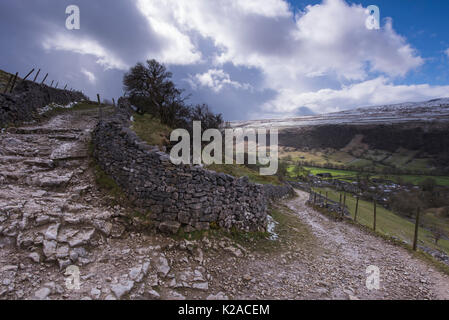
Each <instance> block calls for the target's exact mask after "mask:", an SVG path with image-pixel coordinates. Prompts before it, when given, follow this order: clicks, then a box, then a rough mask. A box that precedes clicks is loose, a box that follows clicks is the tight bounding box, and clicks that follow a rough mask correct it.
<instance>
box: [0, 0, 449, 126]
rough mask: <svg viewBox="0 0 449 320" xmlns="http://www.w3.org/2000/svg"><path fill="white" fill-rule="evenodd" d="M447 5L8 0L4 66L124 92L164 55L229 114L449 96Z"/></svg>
mask: <svg viewBox="0 0 449 320" xmlns="http://www.w3.org/2000/svg"><path fill="white" fill-rule="evenodd" d="M69 5H77V6H78V7H79V9H80V29H79V30H69V29H67V28H66V19H67V17H68V14H66V8H67V6H69ZM369 5H376V6H377V7H378V8H379V11H380V25H379V28H378V29H373V28H368V27H367V26H366V21H367V19H368V18H369V17H368V13H367V10H366V8H367V7H368V6H369ZM447 12H449V1H446V0H369V1H365V0H358V1H349V0H347V1H344V0H323V1H303V0H290V1H287V0H114V1H110V0H95V1H93V0H70V1H66V0H33V1H31V0H2V1H0V39H1V43H2V48H1V50H0V69H3V70H5V71H8V72H11V73H15V72H19V75H22V76H24V75H25V74H26V73H28V71H30V70H31V69H32V68H36V69H38V68H40V69H42V71H41V75H42V77H43V75H45V73H47V72H48V73H49V77H48V79H49V81H51V80H55V81H58V82H59V83H60V86H63V85H65V84H66V83H67V84H68V87H69V88H74V89H78V90H82V91H83V92H84V93H85V94H87V95H88V96H89V97H91V98H92V99H94V98H95V97H96V94H97V93H99V94H100V95H101V97H103V98H106V99H111V98H116V99H117V98H118V97H120V96H122V95H123V86H122V80H123V75H124V74H125V73H126V72H127V71H128V70H129V68H130V67H132V66H133V65H135V64H136V63H137V62H144V61H146V60H147V59H153V58H154V59H156V60H158V61H160V62H161V63H164V64H165V65H166V66H167V68H168V69H169V70H170V71H171V72H172V73H173V79H174V81H175V82H176V84H177V85H178V86H179V87H181V88H183V89H185V92H186V94H190V95H191V97H190V99H189V101H190V103H192V104H196V103H207V104H208V105H209V106H210V107H211V109H212V110H213V111H214V112H216V113H222V114H223V116H224V118H225V119H226V120H249V119H264V118H286V117H294V116H303V115H312V114H322V113H328V112H336V111H341V110H346V109H351V108H356V107H363V106H371V105H381V104H391V103H400V102H407V101H424V100H430V99H434V98H439V97H449V69H448V67H449V33H448V32H447V30H449V19H447Z"/></svg>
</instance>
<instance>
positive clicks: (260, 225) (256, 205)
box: [92, 116, 268, 233]
mask: <svg viewBox="0 0 449 320" xmlns="http://www.w3.org/2000/svg"><path fill="white" fill-rule="evenodd" d="M92 142H93V146H94V148H93V149H94V157H95V158H96V159H97V161H98V163H99V164H100V166H101V167H102V169H103V170H104V171H105V172H106V173H107V174H109V175H110V176H111V177H113V179H114V180H115V181H116V182H117V184H118V185H119V186H120V187H121V188H123V190H125V192H126V193H127V194H128V196H129V198H130V199H131V200H132V201H133V202H134V203H135V204H136V205H138V206H139V207H143V208H146V209H147V210H148V211H149V213H150V215H151V219H152V220H153V221H157V222H158V224H159V229H161V230H162V231H169V232H173V233H175V232H177V231H178V230H179V228H180V227H183V228H184V230H186V231H193V230H204V229H208V228H209V227H210V226H211V224H212V223H214V224H216V225H218V226H219V227H222V228H225V229H231V228H237V229H239V230H244V231H265V230H266V226H267V201H268V199H267V197H266V196H265V192H264V187H263V186H262V185H257V184H253V183H250V182H249V181H248V178H246V177H243V178H239V179H238V178H235V177H232V176H230V175H226V174H223V173H216V172H213V171H209V170H205V169H204V168H201V167H198V166H190V165H173V164H172V163H171V161H170V158H169V156H168V155H167V154H166V153H163V152H160V151H159V150H158V149H157V148H156V147H152V146H149V145H147V144H146V143H144V142H142V141H141V140H140V139H139V138H138V137H137V135H136V134H135V133H134V132H133V131H132V130H131V129H129V128H128V124H127V123H126V121H125V122H124V121H123V118H120V117H119V116H114V117H112V118H109V119H105V120H104V121H101V122H100V123H99V124H98V125H97V127H96V129H95V130H94V132H93V136H92Z"/></svg>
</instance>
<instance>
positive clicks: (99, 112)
mask: <svg viewBox="0 0 449 320" xmlns="http://www.w3.org/2000/svg"><path fill="white" fill-rule="evenodd" d="M97 100H98V117H99V118H100V121H101V120H102V119H103V111H102V110H101V100H100V94H99V93H97Z"/></svg>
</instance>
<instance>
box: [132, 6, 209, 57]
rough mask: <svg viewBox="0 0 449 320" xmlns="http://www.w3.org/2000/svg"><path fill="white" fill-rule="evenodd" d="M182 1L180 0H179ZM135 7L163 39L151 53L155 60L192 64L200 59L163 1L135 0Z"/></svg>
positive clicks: (197, 52) (199, 54)
mask: <svg viewBox="0 0 449 320" xmlns="http://www.w3.org/2000/svg"><path fill="white" fill-rule="evenodd" d="M181 2H182V1H181ZM137 8H138V9H139V10H140V11H141V13H142V14H143V15H144V16H145V17H146V18H147V20H148V23H149V26H150V27H151V28H152V30H153V31H154V32H155V33H156V34H158V35H159V37H160V38H161V39H163V41H164V44H165V45H163V47H162V48H158V49H159V50H156V51H155V52H152V53H151V55H152V56H153V57H154V58H156V59H157V60H159V61H161V62H163V63H168V64H179V65H185V64H193V63H197V62H199V61H200V60H201V52H199V51H198V50H197V49H196V48H195V46H194V45H193V43H192V42H191V40H190V37H189V36H188V35H187V34H185V33H183V31H184V30H180V29H179V27H178V25H177V24H176V19H175V18H174V17H173V12H172V11H171V10H170V6H167V5H165V1H153V0H150V1H148V0H137Z"/></svg>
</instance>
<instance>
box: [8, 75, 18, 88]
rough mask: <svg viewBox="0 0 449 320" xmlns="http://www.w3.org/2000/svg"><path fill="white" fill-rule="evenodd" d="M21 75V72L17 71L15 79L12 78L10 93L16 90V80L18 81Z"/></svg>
mask: <svg viewBox="0 0 449 320" xmlns="http://www.w3.org/2000/svg"><path fill="white" fill-rule="evenodd" d="M18 76H19V73H18V72H16V74H15V76H14V79H13V80H12V85H11V90H10V91H9V93H12V91H13V90H14V86H15V85H16V81H17V77H18Z"/></svg>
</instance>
